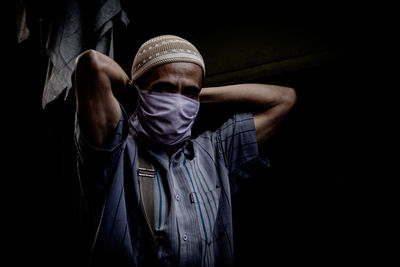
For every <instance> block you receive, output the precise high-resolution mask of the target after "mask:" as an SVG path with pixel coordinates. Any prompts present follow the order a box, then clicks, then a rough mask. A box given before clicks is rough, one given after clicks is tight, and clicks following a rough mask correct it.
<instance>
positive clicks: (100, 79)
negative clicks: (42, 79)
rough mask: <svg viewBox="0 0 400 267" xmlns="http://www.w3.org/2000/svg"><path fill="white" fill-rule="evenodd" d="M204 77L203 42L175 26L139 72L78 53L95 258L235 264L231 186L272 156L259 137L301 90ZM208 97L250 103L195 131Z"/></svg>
mask: <svg viewBox="0 0 400 267" xmlns="http://www.w3.org/2000/svg"><path fill="white" fill-rule="evenodd" d="M204 77H205V65H204V62H203V59H202V57H201V55H200V53H199V51H198V50H197V49H196V48H195V47H194V46H193V45H192V44H191V43H190V42H188V41H187V40H184V39H182V38H180V37H178V36H173V35H163V36H158V37H155V38H152V39H151V40H149V41H147V42H145V43H144V44H143V45H142V46H141V47H140V49H139V50H138V52H137V54H136V57H135V59H134V62H133V65H132V76H131V79H129V77H128V75H127V74H126V73H125V72H124V71H123V70H122V69H121V67H120V66H119V65H118V64H117V63H116V62H115V61H113V60H112V59H110V58H108V57H107V56H105V55H102V54H101V53H98V52H96V51H93V50H90V51H86V52H84V53H83V54H82V55H80V56H79V57H78V59H77V63H76V69H75V74H74V79H75V81H74V82H75V94H76V103H77V109H76V114H77V117H76V128H75V138H76V144H77V148H78V160H79V162H78V163H79V174H80V179H81V183H82V188H83V193H84V196H85V199H86V202H87V206H88V210H89V212H90V214H92V219H93V222H94V223H95V225H96V231H95V233H94V237H93V240H92V244H93V246H92V250H91V256H90V262H91V264H92V265H93V266H99V265H104V266H143V265H145V266H147V265H148V266H155V265H165V266H167V265H168V266H200V265H201V266H204V265H207V266H219V265H224V266H225V265H232V264H233V260H234V256H233V235H232V214H231V190H234V189H235V185H236V182H235V181H236V179H239V178H244V177H247V176H250V175H251V172H252V171H253V170H255V168H256V167H257V166H261V165H263V164H264V165H265V164H267V161H266V160H265V159H263V158H262V157H260V156H259V153H258V145H260V144H262V143H263V142H265V141H266V140H267V139H268V138H269V137H270V136H271V134H272V133H273V132H274V131H275V130H276V128H277V126H278V125H279V123H280V122H281V121H282V119H283V118H284V116H285V115H286V114H287V113H288V111H289V110H290V109H291V108H292V106H293V105H294V103H295V99H296V96H295V93H294V90H293V89H291V88H286V87H280V86H272V85H263V84H239V85H231V86H223V87H213V88H211V87H210V88H202V83H203V79H204ZM120 103H126V104H125V105H122V104H120ZM203 103H215V104H223V103H230V104H234V105H237V106H240V107H241V108H242V107H245V108H247V109H248V111H249V113H238V114H236V115H234V116H232V117H231V118H230V119H228V120H227V121H226V122H225V123H224V124H223V125H222V126H221V127H220V128H219V129H217V130H216V131H206V132H204V133H202V134H200V135H199V136H198V137H197V138H195V139H191V138H190V137H191V128H192V125H193V122H194V119H195V118H196V115H197V113H198V111H199V107H200V104H203ZM126 110H134V112H133V116H131V117H128V115H127V113H126Z"/></svg>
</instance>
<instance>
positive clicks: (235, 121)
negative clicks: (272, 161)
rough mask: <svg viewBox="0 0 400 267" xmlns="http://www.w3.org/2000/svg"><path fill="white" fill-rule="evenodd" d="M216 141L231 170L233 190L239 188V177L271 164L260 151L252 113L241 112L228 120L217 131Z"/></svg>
mask: <svg viewBox="0 0 400 267" xmlns="http://www.w3.org/2000/svg"><path fill="white" fill-rule="evenodd" d="M216 142H217V147H218V150H219V153H220V154H222V157H223V159H224V161H225V165H226V167H227V169H228V171H229V177H230V179H231V186H232V190H233V192H235V191H236V190H237V187H238V183H237V182H239V181H237V179H238V178H248V177H250V176H252V175H254V174H255V173H256V172H257V171H258V170H259V169H260V168H262V167H267V166H269V160H268V158H267V157H266V156H265V155H261V154H260V153H259V151H258V143H257V139H256V131H255V126H254V119H253V115H252V114H251V113H239V114H236V115H234V116H233V117H232V118H231V119H229V120H228V121H226V122H225V123H224V124H223V125H222V126H221V127H220V128H219V129H218V130H217V132H216Z"/></svg>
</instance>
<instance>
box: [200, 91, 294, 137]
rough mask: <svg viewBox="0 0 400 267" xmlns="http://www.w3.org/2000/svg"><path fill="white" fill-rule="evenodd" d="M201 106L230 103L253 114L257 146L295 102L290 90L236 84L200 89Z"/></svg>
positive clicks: (269, 134)
mask: <svg viewBox="0 0 400 267" xmlns="http://www.w3.org/2000/svg"><path fill="white" fill-rule="evenodd" d="M200 101H201V103H216V104H217V103H231V104H234V105H238V107H240V110H247V111H248V112H252V113H253V115H254V124H255V128H256V136H257V142H258V144H262V143H264V142H265V141H266V140H267V139H268V138H269V137H270V136H271V135H272V134H273V133H274V132H275V130H276V129H277V127H278V125H279V124H280V122H281V121H282V119H283V118H284V117H285V115H286V114H287V113H288V112H289V110H290V109H291V108H292V107H293V106H294V104H295V103H296V93H295V91H294V90H293V89H292V88H289V87H283V86H276V85H267V84H236V85H228V86H221V87H207V88H203V89H202V90H201V93H200Z"/></svg>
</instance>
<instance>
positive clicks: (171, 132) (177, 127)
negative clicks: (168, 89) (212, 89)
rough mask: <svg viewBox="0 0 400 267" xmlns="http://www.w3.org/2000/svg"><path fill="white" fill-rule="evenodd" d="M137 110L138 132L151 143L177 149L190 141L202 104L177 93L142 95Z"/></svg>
mask: <svg viewBox="0 0 400 267" xmlns="http://www.w3.org/2000/svg"><path fill="white" fill-rule="evenodd" d="M136 89H137V90H138V95H139V102H138V107H137V110H136V120H137V122H135V124H136V129H137V131H138V132H139V133H140V134H142V135H144V136H146V137H147V138H149V139H150V140H151V141H153V142H156V143H158V144H161V145H164V146H165V147H173V146H175V145H177V144H180V143H182V142H184V141H186V140H187V139H189V138H190V135H191V133H192V131H191V129H192V126H193V123H194V120H195V119H196V116H197V114H198V111H199V108H200V104H199V102H198V101H196V100H194V99H191V98H189V97H186V96H183V95H180V94H174V93H158V92H149V91H142V90H140V89H139V88H138V87H137V86H136Z"/></svg>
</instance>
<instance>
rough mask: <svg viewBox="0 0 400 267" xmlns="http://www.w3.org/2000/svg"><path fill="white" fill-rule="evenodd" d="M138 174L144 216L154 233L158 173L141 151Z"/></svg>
mask: <svg viewBox="0 0 400 267" xmlns="http://www.w3.org/2000/svg"><path fill="white" fill-rule="evenodd" d="M137 174H138V180H139V192H140V200H141V203H142V207H143V211H144V215H145V217H146V219H147V221H148V223H149V225H150V228H151V231H152V232H154V229H155V218H154V214H155V211H154V201H155V200H154V199H155V190H156V179H155V177H156V172H155V170H154V167H153V165H151V163H149V162H148V161H147V160H146V159H145V158H144V157H142V156H141V154H140V151H139V152H138V170H137Z"/></svg>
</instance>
